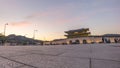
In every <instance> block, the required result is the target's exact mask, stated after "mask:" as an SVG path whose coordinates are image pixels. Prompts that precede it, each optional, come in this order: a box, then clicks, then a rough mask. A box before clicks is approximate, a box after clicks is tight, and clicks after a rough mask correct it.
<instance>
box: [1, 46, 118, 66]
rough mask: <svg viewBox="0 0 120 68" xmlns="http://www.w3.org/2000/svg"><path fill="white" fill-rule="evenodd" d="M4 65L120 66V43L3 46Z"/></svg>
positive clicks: (2, 57) (2, 59)
mask: <svg viewBox="0 0 120 68" xmlns="http://www.w3.org/2000/svg"><path fill="white" fill-rule="evenodd" d="M0 68H120V44H79V45H50V46H0Z"/></svg>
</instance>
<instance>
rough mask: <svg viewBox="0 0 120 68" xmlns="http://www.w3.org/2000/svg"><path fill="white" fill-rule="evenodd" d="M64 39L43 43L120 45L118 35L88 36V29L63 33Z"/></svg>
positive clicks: (119, 36) (119, 35)
mask: <svg viewBox="0 0 120 68" xmlns="http://www.w3.org/2000/svg"><path fill="white" fill-rule="evenodd" d="M65 33H67V35H65V36H66V37H67V38H66V39H56V40H53V41H47V42H44V43H43V44H44V45H46V44H47V45H64V44H65V45H69V44H94V43H98V44H100V43H120V34H105V35H94V36H93V35H90V32H89V29H88V28H82V29H77V30H69V31H65Z"/></svg>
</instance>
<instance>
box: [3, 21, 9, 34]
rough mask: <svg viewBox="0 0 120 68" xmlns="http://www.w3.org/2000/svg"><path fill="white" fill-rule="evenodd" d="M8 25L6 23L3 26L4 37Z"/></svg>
mask: <svg viewBox="0 0 120 68" xmlns="http://www.w3.org/2000/svg"><path fill="white" fill-rule="evenodd" d="M7 25H8V23H6V24H5V26H4V36H5V33H6V26H7Z"/></svg>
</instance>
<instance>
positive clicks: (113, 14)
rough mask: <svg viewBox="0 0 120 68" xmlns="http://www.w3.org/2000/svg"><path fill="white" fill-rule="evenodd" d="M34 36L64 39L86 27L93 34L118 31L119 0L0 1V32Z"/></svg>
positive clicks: (44, 38) (119, 20)
mask: <svg viewBox="0 0 120 68" xmlns="http://www.w3.org/2000/svg"><path fill="white" fill-rule="evenodd" d="M5 23H8V24H9V25H7V28H6V35H9V34H16V35H23V36H24V35H26V34H27V35H26V37H29V38H32V37H33V31H34V30H38V31H37V32H36V37H35V38H36V39H40V40H53V39H57V38H64V35H65V33H64V31H67V30H72V29H79V28H89V29H90V31H91V33H92V35H102V34H107V33H109V34H116V33H117V34H120V0H0V33H3V31H4V25H5Z"/></svg>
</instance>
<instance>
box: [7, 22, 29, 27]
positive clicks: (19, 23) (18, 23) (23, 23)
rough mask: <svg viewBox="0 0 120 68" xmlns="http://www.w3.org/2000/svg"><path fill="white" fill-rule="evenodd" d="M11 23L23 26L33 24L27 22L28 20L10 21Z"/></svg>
mask: <svg viewBox="0 0 120 68" xmlns="http://www.w3.org/2000/svg"><path fill="white" fill-rule="evenodd" d="M9 25H11V26H17V27H18V26H20V27H22V26H29V25H31V23H30V22H27V21H21V22H11V23H9Z"/></svg>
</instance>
